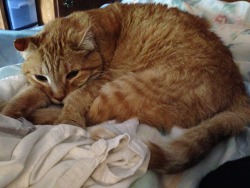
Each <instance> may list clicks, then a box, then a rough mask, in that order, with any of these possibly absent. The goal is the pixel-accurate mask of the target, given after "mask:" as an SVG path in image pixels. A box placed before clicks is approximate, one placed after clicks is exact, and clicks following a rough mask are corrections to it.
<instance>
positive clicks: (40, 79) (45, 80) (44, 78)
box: [35, 74, 48, 82]
mask: <svg viewBox="0 0 250 188" xmlns="http://www.w3.org/2000/svg"><path fill="white" fill-rule="evenodd" d="M35 77H36V79H37V80H38V81H40V82H47V81H48V79H47V78H46V77H45V76H43V75H37V74H36V75H35Z"/></svg>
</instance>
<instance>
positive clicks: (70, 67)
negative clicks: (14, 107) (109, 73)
mask: <svg viewBox="0 0 250 188" xmlns="http://www.w3.org/2000/svg"><path fill="white" fill-rule="evenodd" d="M14 45H15V48H16V49H17V50H18V51H20V52H21V54H22V55H23V57H24V59H25V61H24V64H23V67H22V69H23V73H24V74H25V75H26V77H27V80H28V81H29V82H30V83H31V84H32V85H34V86H35V87H38V88H40V89H41V90H43V91H44V92H45V93H46V94H47V95H48V96H49V98H50V100H51V101H52V102H54V103H61V102H62V101H63V99H64V98H65V97H66V96H67V95H68V94H69V93H71V92H73V91H75V90H76V89H78V88H79V87H82V86H83V87H84V85H85V84H86V83H87V82H89V81H90V80H91V79H93V77H96V76H97V75H98V74H100V73H101V71H102V68H103V67H102V66H103V65H102V64H103V63H102V58H101V56H100V54H99V52H98V50H97V49H96V45H95V43H94V36H93V33H92V31H91V27H90V24H89V23H87V22H86V23H82V22H81V23H79V21H77V20H73V19H71V18H70V17H68V18H63V19H56V20H54V21H52V22H51V23H50V24H48V25H47V26H45V28H44V29H43V30H42V31H41V32H40V33H39V34H37V35H35V36H32V37H27V38H20V39H17V40H15V42H14Z"/></svg>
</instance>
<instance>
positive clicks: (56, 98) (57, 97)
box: [53, 96, 64, 102]
mask: <svg viewBox="0 0 250 188" xmlns="http://www.w3.org/2000/svg"><path fill="white" fill-rule="evenodd" d="M53 98H54V99H55V100H57V101H58V102H62V101H63V99H64V96H56V97H53Z"/></svg>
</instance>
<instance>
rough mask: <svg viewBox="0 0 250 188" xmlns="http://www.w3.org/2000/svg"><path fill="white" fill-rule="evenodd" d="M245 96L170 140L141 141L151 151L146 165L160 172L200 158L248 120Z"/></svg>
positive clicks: (177, 167)
mask: <svg viewBox="0 0 250 188" xmlns="http://www.w3.org/2000/svg"><path fill="white" fill-rule="evenodd" d="M247 100H248V99H246V98H244V99H243V100H240V101H238V102H237V103H235V104H233V105H232V106H231V107H230V108H229V109H228V110H226V111H223V112H220V113H218V114H216V115H215V116H213V117H212V118H210V119H207V120H205V121H202V122H201V123H200V124H199V125H198V126H195V127H192V128H189V129H187V130H185V131H184V132H183V133H182V134H181V135H180V136H178V137H177V138H174V139H173V140H171V141H167V142H165V143H163V144H162V142H160V141H157V140H156V139H155V138H152V139H151V140H150V138H149V140H145V137H144V142H145V143H146V144H147V145H148V146H149V148H150V150H151V160H150V165H149V168H152V169H155V170H156V171H159V172H163V173H175V172H179V171H182V170H184V169H186V168H188V167H190V166H192V165H194V164H196V163H197V162H199V161H200V159H201V158H202V157H204V155H205V154H207V153H208V152H209V151H210V150H211V149H212V147H213V146H215V145H216V144H217V143H218V142H219V141H220V140H222V139H223V138H227V137H230V136H233V135H235V134H238V133H239V132H241V131H242V130H244V128H245V125H246V124H247V123H248V122H250V105H249V104H248V102H246V101H247Z"/></svg>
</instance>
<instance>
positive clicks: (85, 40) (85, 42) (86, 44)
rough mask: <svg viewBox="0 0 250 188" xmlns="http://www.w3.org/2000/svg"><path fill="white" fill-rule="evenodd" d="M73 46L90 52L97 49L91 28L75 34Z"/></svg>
mask: <svg viewBox="0 0 250 188" xmlns="http://www.w3.org/2000/svg"><path fill="white" fill-rule="evenodd" d="M73 36H74V37H73V40H74V41H73V43H74V44H73V46H74V48H76V49H78V50H89V51H92V50H94V49H95V42H94V35H93V33H92V31H91V30H90V28H88V29H86V30H83V31H80V32H78V33H75V31H74V34H73Z"/></svg>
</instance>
